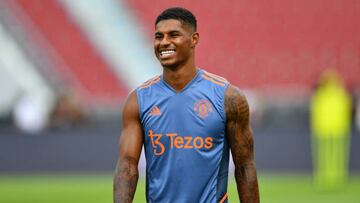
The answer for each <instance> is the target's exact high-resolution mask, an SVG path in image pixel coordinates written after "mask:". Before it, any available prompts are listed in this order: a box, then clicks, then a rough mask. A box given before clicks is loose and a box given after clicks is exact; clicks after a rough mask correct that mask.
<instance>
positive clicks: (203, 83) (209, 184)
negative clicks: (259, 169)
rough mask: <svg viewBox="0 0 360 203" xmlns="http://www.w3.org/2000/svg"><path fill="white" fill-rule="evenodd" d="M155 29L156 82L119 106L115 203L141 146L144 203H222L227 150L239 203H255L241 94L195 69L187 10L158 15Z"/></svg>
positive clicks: (123, 196) (132, 186) (132, 176)
mask: <svg viewBox="0 0 360 203" xmlns="http://www.w3.org/2000/svg"><path fill="white" fill-rule="evenodd" d="M155 29H156V31H155V41H154V51H155V55H156V57H157V58H158V60H159V61H160V63H161V65H162V67H163V75H161V76H157V77H155V78H153V79H150V80H149V81H147V82H145V83H144V84H143V85H141V86H140V87H138V88H137V89H136V90H134V91H133V92H131V93H130V95H129V97H128V99H127V101H126V103H125V106H124V110H123V130H122V132H121V137H120V143H119V159H118V162H117V166H116V171H115V175H114V202H132V200H133V197H134V194H135V190H136V186H137V180H138V162H139V157H140V152H141V149H142V146H143V145H144V149H145V155H146V163H147V166H146V167H147V168H146V199H147V202H164V203H165V202H178V203H181V202H184V203H185V202H197V203H205V202H206V203H209V202H212V203H215V202H228V200H227V198H228V197H227V181H228V165H229V164H228V162H229V150H230V149H231V152H232V156H233V159H234V164H235V178H236V183H237V189H238V195H239V198H240V200H241V202H242V203H250V202H251V203H256V202H259V190H258V183H257V175H256V168H255V163H254V155H253V136H252V130H251V128H250V122H249V106H248V103H247V100H246V98H245V96H244V94H243V93H242V92H240V91H239V89H238V88H236V87H234V86H232V85H230V84H229V82H228V81H226V80H225V79H224V78H221V77H219V76H216V75H214V74H211V73H208V72H206V71H204V70H202V69H200V68H197V67H196V65H195V47H196V45H197V43H198V41H199V33H198V32H197V31H196V18H195V16H194V15H193V14H192V13H191V12H190V11H188V10H186V9H183V8H170V9H167V10H165V11H163V12H162V13H161V14H160V15H159V16H158V17H157V19H156V22H155Z"/></svg>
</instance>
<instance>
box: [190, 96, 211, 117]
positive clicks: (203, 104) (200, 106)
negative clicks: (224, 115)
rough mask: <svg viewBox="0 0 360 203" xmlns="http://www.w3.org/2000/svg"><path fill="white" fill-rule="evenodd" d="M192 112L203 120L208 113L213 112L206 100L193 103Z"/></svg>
mask: <svg viewBox="0 0 360 203" xmlns="http://www.w3.org/2000/svg"><path fill="white" fill-rule="evenodd" d="M194 111H195V112H196V113H197V115H198V116H200V117H201V118H205V117H207V116H208V115H209V113H210V112H212V111H213V107H212V105H211V103H210V102H209V101H208V100H205V99H201V100H200V101H198V102H195V104H194Z"/></svg>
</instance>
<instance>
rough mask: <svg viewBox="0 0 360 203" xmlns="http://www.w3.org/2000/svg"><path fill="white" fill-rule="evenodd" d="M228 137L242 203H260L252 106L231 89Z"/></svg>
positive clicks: (228, 104)
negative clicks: (251, 119)
mask: <svg viewBox="0 0 360 203" xmlns="http://www.w3.org/2000/svg"><path fill="white" fill-rule="evenodd" d="M225 110H226V117H227V118H226V119H227V123H226V135H227V139H228V142H229V145H230V148H231V154H232V157H233V160H234V164H235V179H236V185H237V190H238V195H239V199H240V201H241V203H258V202H260V199H259V188H258V181H257V175H256V167H255V162H254V152H253V145H254V141H253V133H252V130H251V127H250V121H249V105H248V103H247V101H246V98H245V96H244V95H243V94H242V93H241V92H240V90H239V89H238V88H236V87H234V86H231V85H230V86H229V88H228V89H227V90H226V96H225Z"/></svg>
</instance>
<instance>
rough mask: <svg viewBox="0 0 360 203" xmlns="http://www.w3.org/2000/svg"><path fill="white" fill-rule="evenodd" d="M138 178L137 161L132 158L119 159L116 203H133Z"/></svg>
mask: <svg viewBox="0 0 360 203" xmlns="http://www.w3.org/2000/svg"><path fill="white" fill-rule="evenodd" d="M134 162H135V163H134ZM138 178H139V172H138V169H137V164H136V161H135V160H133V159H132V158H130V157H127V158H124V159H123V160H122V159H119V161H118V163H117V166H116V171H115V175H114V203H131V202H132V200H133V198H134V194H135V190H136V185H137V181H138Z"/></svg>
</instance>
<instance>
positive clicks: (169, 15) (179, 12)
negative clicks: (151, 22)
mask: <svg viewBox="0 0 360 203" xmlns="http://www.w3.org/2000/svg"><path fill="white" fill-rule="evenodd" d="M169 19H175V20H179V21H180V22H181V23H184V24H186V25H189V26H190V27H191V28H193V29H194V31H196V28H197V25H196V24H197V23H196V18H195V16H194V14H192V13H191V12H190V11H189V10H187V9H185V8H181V7H173V8H168V9H166V10H164V11H163V12H161V14H160V15H159V16H158V17H157V18H156V21H155V26H156V25H157V24H158V23H159V22H160V21H162V20H169Z"/></svg>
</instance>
